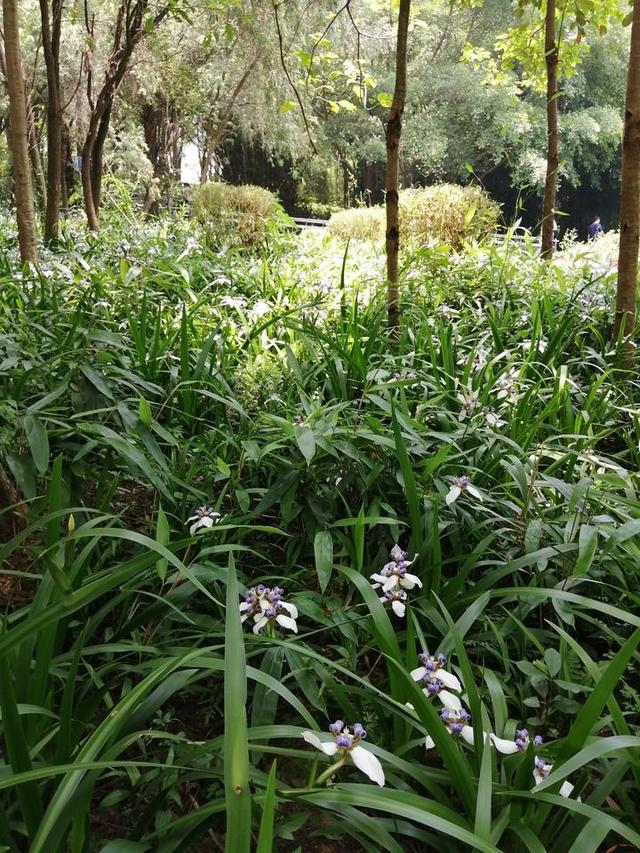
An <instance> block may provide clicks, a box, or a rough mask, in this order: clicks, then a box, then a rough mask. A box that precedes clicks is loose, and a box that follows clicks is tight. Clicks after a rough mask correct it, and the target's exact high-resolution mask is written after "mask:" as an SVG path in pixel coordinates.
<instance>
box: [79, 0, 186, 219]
mask: <svg viewBox="0 0 640 853" xmlns="http://www.w3.org/2000/svg"><path fill="white" fill-rule="evenodd" d="M149 7H150V2H149V0H120V3H119V6H118V11H117V14H116V20H115V23H114V28H113V47H112V49H111V53H110V55H109V59H108V61H107V66H106V69H105V73H104V80H103V83H102V86H101V88H100V90H99V92H98V95H97V97H96V98H95V99H94V96H93V75H94V71H93V56H92V53H91V51H87V53H86V55H85V60H86V61H85V65H86V71H87V99H88V101H89V108H90V115H89V126H88V130H87V133H86V136H85V139H84V143H83V145H82V166H81V175H82V192H83V196H84V207H85V212H86V215H87V223H88V225H89V228H90V229H91V230H92V231H96V230H97V229H98V225H99V210H100V198H101V187H102V174H103V156H104V144H105V141H106V138H107V133H108V131H109V124H110V121H111V112H112V109H113V103H114V99H115V96H116V93H117V91H118V88H119V86H120V85H121V83H122V81H123V80H124V77H125V75H126V73H127V70H128V69H129V63H130V61H131V57H132V55H133V51H134V49H135V48H136V46H137V45H138V44H139V43H140V42H141V41H142V40H143V39H144V37H145V36H146V35H148V34H149V33H150V32H152V31H153V30H154V29H155V27H157V26H158V24H159V23H160V22H161V21H162V20H163V19H164V18H166V16H167V15H168V13H169V6H168V5H167V6H161V7H160V8H158V10H157V11H156V12H155V13H154V12H152V11H151V10H150V8H149ZM84 10H85V26H86V29H87V34H88V35H89V37H90V38H91V39H92V40H93V30H94V18H93V17H91V18H90V16H89V12H88V7H87V0H85V6H84Z"/></svg>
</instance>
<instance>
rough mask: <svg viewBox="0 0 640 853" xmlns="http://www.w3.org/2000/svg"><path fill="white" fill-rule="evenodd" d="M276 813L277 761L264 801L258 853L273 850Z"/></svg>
mask: <svg viewBox="0 0 640 853" xmlns="http://www.w3.org/2000/svg"><path fill="white" fill-rule="evenodd" d="M275 813H276V762H275V761H274V762H273V764H272V765H271V771H270V773H269V778H268V779H267V788H266V791H265V792H264V800H263V801H262V817H261V818H260V834H259V836H258V843H257V845H256V853H271V851H272V850H273V819H274V817H275Z"/></svg>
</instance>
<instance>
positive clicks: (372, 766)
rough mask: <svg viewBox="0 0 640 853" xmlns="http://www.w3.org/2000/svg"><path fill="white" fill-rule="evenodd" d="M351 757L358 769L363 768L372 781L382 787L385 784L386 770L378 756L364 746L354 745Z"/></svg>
mask: <svg viewBox="0 0 640 853" xmlns="http://www.w3.org/2000/svg"><path fill="white" fill-rule="evenodd" d="M351 758H353V763H354V764H355V765H356V767H357V768H358V770H362V772H363V773H364V774H365V776H368V777H369V779H371V781H372V782H376V783H377V784H378V785H380V787H381V788H382V787H383V786H384V770H383V769H382V764H380V762H379V761H378V759H377V758H376V756H375V755H374V754H373V753H372V752H369V750H368V749H365V748H364V747H363V746H354V748H353V749H352V750H351Z"/></svg>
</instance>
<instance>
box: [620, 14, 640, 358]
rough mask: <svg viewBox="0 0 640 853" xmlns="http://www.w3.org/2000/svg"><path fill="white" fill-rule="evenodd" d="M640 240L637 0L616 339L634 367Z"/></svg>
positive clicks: (624, 165)
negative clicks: (639, 244)
mask: <svg viewBox="0 0 640 853" xmlns="http://www.w3.org/2000/svg"><path fill="white" fill-rule="evenodd" d="M639 240H640V0H634V3H633V20H632V24H631V48H630V51H629V69H628V73H627V99H626V105H625V113H624V135H623V137H622V177H621V187H620V247H619V249H618V289H617V292H616V316H615V322H614V325H613V336H614V340H616V341H617V340H618V337H619V335H620V333H621V332H622V333H623V335H624V343H623V350H622V360H623V366H624V367H625V368H627V369H630V368H631V367H633V360H634V358H633V355H634V353H633V345H632V336H633V333H634V331H635V324H636V299H637V282H638V241H639Z"/></svg>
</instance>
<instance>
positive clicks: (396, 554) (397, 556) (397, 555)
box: [389, 543, 404, 563]
mask: <svg viewBox="0 0 640 853" xmlns="http://www.w3.org/2000/svg"><path fill="white" fill-rule="evenodd" d="M389 556H390V557H391V559H392V560H393V561H394V562H396V563H397V562H399V561H400V560H402V559H404V551H403V550H402V548H401V547H400V546H399V545H398V544H397V543H396V544H395V545H394V546H393V548H392V549H391V550H390V551H389Z"/></svg>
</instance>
